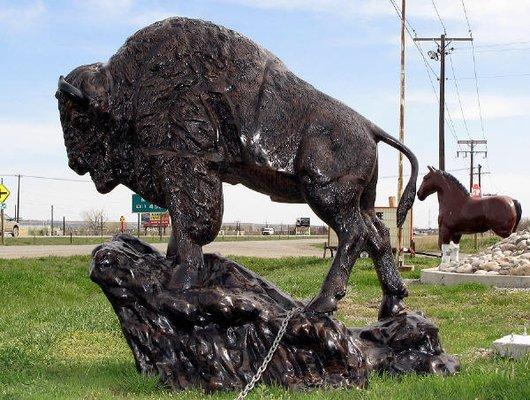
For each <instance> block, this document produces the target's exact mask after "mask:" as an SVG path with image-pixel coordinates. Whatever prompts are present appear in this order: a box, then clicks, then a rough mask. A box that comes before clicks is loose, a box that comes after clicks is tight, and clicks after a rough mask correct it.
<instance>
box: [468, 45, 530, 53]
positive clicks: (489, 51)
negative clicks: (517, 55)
mask: <svg viewBox="0 0 530 400" xmlns="http://www.w3.org/2000/svg"><path fill="white" fill-rule="evenodd" d="M477 48H478V46H477ZM461 50H465V51H469V50H473V48H471V47H467V48H466V47H464V48H463V49H461ZM526 50H530V47H512V48H506V49H503V48H500V49H495V48H486V49H479V50H476V52H477V53H498V52H503V51H526Z"/></svg>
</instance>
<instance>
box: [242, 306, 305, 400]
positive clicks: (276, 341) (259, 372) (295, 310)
mask: <svg viewBox="0 0 530 400" xmlns="http://www.w3.org/2000/svg"><path fill="white" fill-rule="evenodd" d="M300 311H302V308H300V307H295V308H292V309H291V310H289V311H288V312H287V315H286V316H285V318H284V319H283V321H282V323H281V325H280V329H279V330H278V333H277V334H276V338H275V339H274V342H272V346H271V348H270V349H269V352H268V353H267V355H266V356H265V359H264V360H263V363H262V364H261V366H260V367H259V368H258V370H257V371H256V373H255V374H254V376H253V377H252V379H251V380H250V382H249V383H247V385H246V386H245V388H244V389H243V390H242V391H241V393H239V395H238V396H237V397H236V400H243V399H244V398H245V397H247V395H248V394H249V393H250V392H251V391H252V389H254V386H256V383H258V382H259V380H260V379H261V375H263V373H264V372H265V370H266V369H267V366H268V365H269V363H270V362H271V360H272V357H273V356H274V353H275V352H276V350H277V349H278V346H279V345H280V342H281V340H282V338H283V336H284V335H285V331H286V330H287V325H288V324H289V321H290V320H291V318H293V316H294V315H295V314H296V313H298V312H300Z"/></svg>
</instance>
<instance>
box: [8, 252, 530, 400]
mask: <svg viewBox="0 0 530 400" xmlns="http://www.w3.org/2000/svg"><path fill="white" fill-rule="evenodd" d="M237 260H238V261H240V262H242V263H243V264H244V265H246V266H248V267H249V268H251V269H253V270H254V271H256V272H258V273H259V274H261V275H263V276H265V277H266V278H268V279H270V280H271V281H273V282H275V283H276V284H278V285H279V286H280V287H281V288H282V289H284V290H286V291H288V292H290V293H292V294H293V295H294V296H296V297H299V298H309V297H311V296H312V295H314V294H315V293H316V292H317V291H318V288H319V286H320V284H321V282H322V279H323V277H324V275H325V273H326V271H327V267H328V263H329V260H325V261H323V260H321V259H318V258H289V259H274V260H273V259H257V258H242V257H239V258H237ZM413 262H415V263H416V264H417V266H418V267H422V266H425V265H426V263H427V264H429V263H430V264H431V265H432V263H435V262H436V260H433V261H426V260H425V259H421V258H416V259H415V260H414V261H413ZM88 265H89V258H88V257H85V256H77V257H68V258H59V257H47V258H39V259H31V260H0V290H1V296H0V398H2V399H25V398H38V399H61V398H75V399H109V398H112V399H125V398H133V399H166V398H168V399H169V398H174V399H182V400H184V399H191V400H194V399H202V398H211V399H232V398H234V397H235V393H221V394H215V395H211V396H206V395H204V394H203V393H202V392H199V391H188V392H181V393H170V392H168V391H165V390H164V389H162V388H160V387H158V386H157V384H156V379H155V378H147V377H143V376H141V375H139V374H138V373H137V372H136V370H135V367H134V363H133V358H132V355H131V353H130V351H129V348H128V347H127V345H126V343H125V340H124V339H123V337H122V335H121V331H120V327H119V325H118V322H117V318H116V316H115V314H114V312H113V311H112V309H111V307H110V304H109V303H108V301H107V300H106V298H105V297H104V296H103V294H102V292H101V291H100V289H99V287H98V286H96V285H95V284H93V283H92V282H91V281H90V280H89V278H88V276H87V275H88ZM419 273H420V272H419V268H418V269H416V271H412V272H406V273H404V274H403V275H404V277H406V278H416V277H418V276H419ZM410 292H411V295H410V297H409V298H408V305H409V306H410V308H413V309H419V310H422V311H424V312H425V313H426V314H427V315H428V316H429V317H431V318H432V319H433V320H434V321H435V322H436V323H437V324H438V326H439V327H440V334H441V337H442V340H443V343H444V346H445V349H446V350H447V351H448V352H449V353H453V354H458V357H459V358H460V360H461V363H462V371H461V373H459V374H458V375H456V376H453V377H448V378H442V377H439V376H416V375H407V376H402V377H389V376H372V377H371V380H370V384H369V387H368V388H367V389H366V390H355V389H351V390H329V391H327V390H316V391H310V392H293V391H286V390H283V389H281V388H274V387H273V388H269V387H264V386H260V387H258V388H257V389H256V390H255V391H254V392H253V393H252V394H251V395H250V396H249V398H251V399H283V400H288V399H315V400H322V399H354V400H356V399H385V400H395V399H403V400H405V399H407V400H409V399H414V400H416V399H425V400H427V399H429V400H430V399H443V400H450V399H458V400H461V399H470V400H475V399H478V400H485V399H492V400H493V399H495V400H499V399H506V400H508V399H511V400H513V399H521V400H522V399H530V358H529V357H526V358H523V359H521V360H517V361H515V360H508V359H501V358H498V357H495V356H492V355H491V354H488V353H487V352H485V351H484V350H483V349H485V348H489V347H490V346H491V343H492V341H493V340H495V339H496V338H498V337H500V336H503V335H505V334H507V333H510V332H512V331H521V330H522V326H523V324H524V323H525V322H526V321H528V320H529V319H530V293H528V292H505V291H496V290H494V289H491V288H486V287H483V286H479V285H469V284H468V285H461V286H456V287H441V286H427V285H411V287H410ZM379 299H380V289H379V285H378V283H377V280H376V277H375V274H374V272H373V270H372V269H371V268H370V262H369V261H367V260H362V261H361V262H360V263H359V265H358V267H357V268H356V270H355V272H354V273H353V274H352V278H351V282H350V290H349V293H348V295H347V297H346V298H345V299H344V300H343V301H342V302H341V303H340V310H339V312H338V317H339V318H340V319H342V320H343V321H344V322H346V323H347V324H349V325H352V326H354V325H365V324H367V323H369V322H371V321H374V320H375V319H376V315H377V308H378V303H379Z"/></svg>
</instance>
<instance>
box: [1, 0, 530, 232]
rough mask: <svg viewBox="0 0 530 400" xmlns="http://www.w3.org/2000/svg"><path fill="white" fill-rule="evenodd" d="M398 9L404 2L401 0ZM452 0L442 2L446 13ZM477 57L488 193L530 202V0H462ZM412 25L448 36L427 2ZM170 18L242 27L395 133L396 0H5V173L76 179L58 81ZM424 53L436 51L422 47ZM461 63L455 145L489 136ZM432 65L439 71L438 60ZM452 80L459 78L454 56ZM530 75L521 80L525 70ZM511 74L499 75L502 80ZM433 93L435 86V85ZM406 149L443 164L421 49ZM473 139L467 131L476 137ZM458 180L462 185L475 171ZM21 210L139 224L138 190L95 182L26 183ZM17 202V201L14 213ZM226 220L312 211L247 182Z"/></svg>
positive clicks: (457, 28)
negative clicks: (104, 187)
mask: <svg viewBox="0 0 530 400" xmlns="http://www.w3.org/2000/svg"><path fill="white" fill-rule="evenodd" d="M399 3H400V2H399ZM438 3H440V4H438V6H439V10H440V14H441V17H442V20H443V22H444V24H445V26H446V28H447V31H448V34H449V35H453V36H467V35H468V28H467V24H466V22H465V19H464V14H463V11H462V3H461V1H460V0H448V1H444V2H441V0H438ZM442 3H443V6H442ZM465 4H466V7H467V10H468V14H469V19H470V23H471V27H472V28H473V35H474V37H475V39H476V43H475V45H476V51H477V52H476V56H477V68H478V75H479V76H480V77H482V78H480V79H479V87H480V95H481V104H482V112H483V116H484V135H485V137H486V138H487V139H488V141H489V158H488V160H481V159H479V161H480V162H481V163H482V164H483V165H484V171H486V172H490V174H489V175H486V176H485V177H484V179H483V189H484V191H485V192H494V193H503V194H508V195H511V196H512V197H514V198H518V199H519V200H520V201H521V202H522V204H523V210H524V214H525V215H529V213H528V211H527V210H529V209H530V208H529V207H530V177H529V174H528V172H529V166H530V157H529V149H530V135H528V133H527V130H528V127H529V126H530V116H529V110H530V93H529V88H530V75H529V74H530V69H529V67H528V65H530V62H529V61H530V42H529V41H528V37H530V25H529V24H528V23H527V17H528V15H530V2H528V1H524V0H517V1H510V2H496V1H479V0H473V1H471V0H467V1H465ZM408 15H409V22H410V23H411V25H412V26H413V27H414V28H415V29H416V31H417V33H418V35H420V36H427V35H428V36H431V35H439V34H440V33H441V32H442V27H441V24H440V21H439V20H438V18H437V16H436V13H435V10H434V8H433V6H432V2H431V1H427V0H419V1H413V2H412V1H411V2H410V6H409V9H408ZM168 16H187V17H192V18H200V19H205V20H211V21H213V22H215V23H218V24H221V25H224V26H226V27H229V28H232V29H234V30H237V31H239V32H241V33H242V34H244V35H246V36H248V37H249V38H251V39H253V40H254V41H256V42H257V43H259V44H260V45H262V46H264V47H266V48H268V49H269V50H271V51H272V52H273V53H275V54H276V55H277V56H279V57H280V58H281V59H282V60H283V61H284V62H285V64H286V65H287V66H288V67H289V68H290V69H291V70H293V71H294V72H295V73H296V74H298V75H299V76H301V77H302V78H304V79H305V80H307V81H308V82H310V83H311V84H313V85H314V86H316V87H317V88H318V89H320V90H322V91H324V92H326V93H328V94H330V95H332V96H334V97H336V98H338V99H340V100H342V101H343V102H345V103H346V104H348V105H349V106H351V107H352V108H354V109H356V110H357V111H359V112H361V113H362V114H364V115H365V116H367V117H368V118H370V119H371V120H372V121H374V122H376V123H377V124H378V125H380V126H381V127H383V128H384V129H385V130H387V131H388V132H390V133H392V134H395V135H397V126H398V104H399V103H398V93H399V91H398V90H399V87H398V82H399V21H398V19H397V16H396V14H395V11H394V9H393V8H392V5H391V2H390V1H387V0H377V1H339V0H254V1H252V0H217V1H213V0H210V1H192V0H187V1H134V0H118V1H111V0H109V1H103V0H92V1H17V2H13V1H0V54H2V63H0V87H1V88H2V90H1V95H0V132H1V138H2V149H3V151H2V158H1V161H0V174H4V177H5V178H4V181H5V183H6V184H7V185H8V186H9V187H10V188H11V189H12V190H13V189H15V187H16V184H15V180H14V178H12V177H9V176H6V175H7V174H18V173H20V174H26V175H39V176H53V177H66V178H73V179H87V177H78V176H76V175H75V174H73V173H72V172H71V171H69V170H68V167H67V163H66V155H65V151H64V146H63V144H62V136H61V135H62V133H61V130H60V126H59V121H58V112H57V104H56V101H55V99H54V97H53V96H54V92H55V89H56V85H57V78H58V76H59V75H61V74H67V73H68V72H69V71H70V70H71V69H73V68H74V67H76V66H78V65H82V64H87V63H92V62H95V61H106V60H107V59H108V58H109V57H110V56H111V55H112V54H114V52H115V51H116V50H117V49H118V48H119V47H120V46H121V45H122V44H123V42H124V41H125V39H126V38H127V37H128V36H130V35H131V34H133V33H134V32H135V31H136V30H137V29H139V28H141V27H143V26H145V25H148V24H149V23H152V22H154V21H157V20H160V19H163V18H166V17H168ZM423 47H424V50H425V52H426V51H427V50H431V49H433V48H434V46H433V45H431V44H425V45H423ZM455 47H456V49H455V51H454V52H453V56H452V61H453V65H454V69H455V73H456V77H457V78H459V80H457V81H456V82H457V83H458V89H459V92H460V97H461V102H462V108H463V111H464V116H465V118H466V123H467V130H466V126H465V124H464V122H463V121H464V120H463V118H462V113H461V110H460V105H459V102H458V100H457V96H456V88H455V85H454V81H453V80H448V81H447V103H448V107H449V110H450V114H451V117H452V119H453V121H454V126H455V132H456V135H457V136H458V137H459V138H462V139H465V138H468V136H471V137H473V138H482V135H483V131H482V129H481V123H480V119H479V112H478V107H477V96H476V92H475V83H474V80H473V79H461V78H471V77H473V64H472V58H471V51H470V46H469V44H457V45H455ZM429 63H430V65H431V66H432V68H433V69H434V70H435V71H438V68H439V67H438V64H437V63H436V62H435V61H429ZM447 74H448V78H451V79H452V78H453V76H452V72H451V68H450V64H449V60H448V70H447ZM525 74H526V75H525ZM500 76H502V77H500ZM434 83H435V86H436V87H437V82H436V81H435V82H434ZM406 97H407V109H406V143H407V144H408V145H409V146H410V147H411V148H412V149H413V150H414V151H415V153H416V154H417V155H418V158H419V159H420V163H421V168H422V171H426V166H427V165H429V164H434V165H436V164H437V144H436V143H437V124H438V122H437V103H436V97H435V94H434V93H433V89H432V88H431V84H430V82H429V79H428V77H427V73H426V69H425V66H424V64H423V62H422V60H421V57H420V55H419V53H418V52H417V51H416V49H415V48H414V47H413V45H412V43H411V41H410V40H409V41H408V47H407V93H406ZM446 129H447V139H446V140H447V144H448V145H447V149H446V154H447V169H448V170H455V169H456V170H459V169H463V168H465V167H467V166H468V159H461V158H460V159H459V158H456V157H455V155H456V150H457V146H456V143H455V139H454V137H453V136H452V134H451V130H450V128H449V127H447V128H446ZM468 131H469V135H468ZM380 147H381V151H380V158H381V163H380V175H381V176H382V177H385V176H393V175H395V174H396V170H397V153H396V152H395V151H394V150H392V149H388V148H387V147H385V145H383V144H382V145H381V146H380ZM455 175H456V176H457V177H458V178H459V179H461V180H462V181H463V182H464V183H465V184H466V185H467V180H468V178H467V174H466V171H457V172H455ZM418 183H419V182H418ZM396 185H397V183H396V179H395V178H383V179H381V180H380V185H379V197H378V202H379V203H380V204H381V205H386V203H387V198H388V196H390V195H394V194H395V191H396ZM22 189H23V190H22V216H23V217H27V218H47V216H48V213H49V206H50V205H51V204H54V205H55V206H56V210H57V211H56V215H58V216H59V217H60V216H62V215H65V216H66V217H67V218H68V219H79V218H80V214H81V212H82V211H83V210H87V209H90V208H105V209H106V211H107V213H108V214H109V216H110V217H111V219H116V220H117V219H118V218H119V216H120V215H122V214H123V215H125V216H126V218H127V219H129V220H134V216H133V215H132V214H130V213H129V212H128V211H129V209H130V191H129V190H127V189H125V188H118V189H116V190H115V191H114V192H113V193H111V194H110V195H107V196H102V195H99V194H97V192H96V190H95V188H94V187H93V185H92V184H90V183H83V182H58V181H45V180H38V179H33V178H24V179H23V186H22ZM14 200H15V195H14V193H13V195H12V197H11V198H10V200H9V202H8V212H10V213H11V214H12V213H13V205H14ZM225 208H226V212H225V221H235V220H244V221H254V222H264V221H269V222H284V223H290V222H292V221H293V220H294V218H296V217H298V216H303V215H311V216H313V214H312V213H310V212H309V209H308V208H307V207H306V206H297V205H280V204H274V203H271V202H270V201H269V200H268V198H267V197H265V196H262V195H259V194H255V193H253V192H251V191H249V190H246V189H244V188H240V187H231V186H227V187H226V190H225ZM436 214H437V205H436V202H435V201H434V199H431V200H430V201H427V202H424V203H421V202H417V204H416V207H415V222H416V225H418V226H426V225H428V223H429V215H430V216H431V217H430V222H431V225H435V224H436V223H435V221H436V219H435V218H436Z"/></svg>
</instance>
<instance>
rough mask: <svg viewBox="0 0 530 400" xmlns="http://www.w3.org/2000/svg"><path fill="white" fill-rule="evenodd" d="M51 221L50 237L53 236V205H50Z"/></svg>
mask: <svg viewBox="0 0 530 400" xmlns="http://www.w3.org/2000/svg"><path fill="white" fill-rule="evenodd" d="M51 214H52V215H51V219H50V227H51V232H50V236H53V205H52V213H51Z"/></svg>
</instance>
